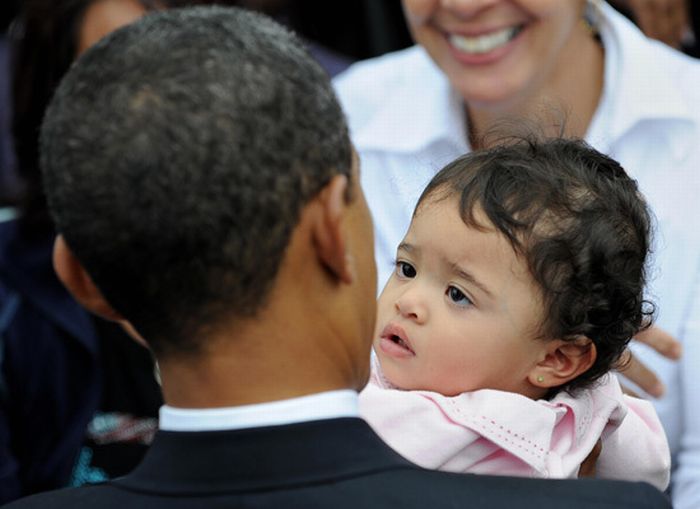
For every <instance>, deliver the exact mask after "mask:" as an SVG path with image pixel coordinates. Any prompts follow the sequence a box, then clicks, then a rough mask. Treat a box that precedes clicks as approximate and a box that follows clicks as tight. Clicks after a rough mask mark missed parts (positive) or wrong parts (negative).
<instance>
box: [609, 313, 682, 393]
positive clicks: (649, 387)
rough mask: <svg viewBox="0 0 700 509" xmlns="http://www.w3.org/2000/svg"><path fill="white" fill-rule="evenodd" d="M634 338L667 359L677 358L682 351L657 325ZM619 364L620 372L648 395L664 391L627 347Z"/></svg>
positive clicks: (677, 343) (661, 384) (660, 384)
mask: <svg viewBox="0 0 700 509" xmlns="http://www.w3.org/2000/svg"><path fill="white" fill-rule="evenodd" d="M634 339H635V340H637V341H639V342H640V343H644V344H646V345H648V346H650V347H652V348H653V349H654V350H656V351H657V352H658V353H660V354H661V355H663V356H664V357H666V358H668V359H673V360H677V359H679V358H680V356H681V354H682V351H683V348H682V346H681V344H680V343H679V342H678V341H677V340H676V339H675V338H674V337H673V336H671V335H670V334H669V333H668V332H666V331H664V330H662V329H660V328H658V327H650V328H649V329H647V330H645V331H643V332H640V333H639V334H637V335H636V336H635V338H634ZM619 365H620V367H619V371H620V373H622V374H623V375H625V377H627V378H628V379H630V380H631V381H632V382H634V383H635V384H637V385H638V386H639V387H640V388H641V389H643V390H644V391H645V392H646V393H647V394H649V395H650V396H654V397H655V398H660V397H661V396H663V395H664V392H666V388H665V387H664V384H663V383H661V380H659V378H658V377H657V376H656V374H655V373H654V372H653V371H651V370H650V369H649V368H648V367H646V366H645V365H644V364H643V363H642V362H641V361H639V360H638V359H637V358H636V357H635V356H634V355H633V354H632V352H631V351H630V350H629V349H627V350H626V351H625V353H624V354H623V355H622V358H621V359H620V364H619ZM626 392H628V391H626ZM633 395H634V394H633Z"/></svg>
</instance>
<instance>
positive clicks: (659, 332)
mask: <svg viewBox="0 0 700 509" xmlns="http://www.w3.org/2000/svg"><path fill="white" fill-rule="evenodd" d="M634 339H636V340H637V341H639V342H640V343H644V344H645V345H648V346H650V347H651V348H653V349H654V350H656V351H657V352H659V353H660V354H661V355H663V356H664V357H667V358H669V359H673V360H677V359H680V357H681V355H682V354H683V345H682V344H681V343H680V341H678V340H677V339H676V338H674V337H673V336H672V335H671V334H669V333H668V332H666V331H665V330H663V329H661V328H659V327H656V326H654V327H650V328H649V329H647V330H644V331H642V332H639V333H637V334H636V335H635V336H634Z"/></svg>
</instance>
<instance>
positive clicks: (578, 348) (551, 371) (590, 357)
mask: <svg viewBox="0 0 700 509" xmlns="http://www.w3.org/2000/svg"><path fill="white" fill-rule="evenodd" d="M596 356H597V351H596V347H595V344H594V343H593V341H591V340H590V339H589V338H586V337H581V338H578V339H576V340H575V341H564V340H561V339H555V340H552V341H549V342H548V343H547V345H546V348H545V356H544V358H543V359H542V360H541V361H540V362H539V363H538V364H537V365H536V366H535V367H534V368H533V369H532V371H530V373H529V374H528V380H529V382H530V383H531V384H532V385H534V386H536V387H540V388H543V389H549V388H552V387H559V386H561V385H564V384H565V383H567V382H569V381H571V380H573V379H574V378H576V377H577V376H579V375H580V374H582V373H585V372H586V371H587V370H588V369H589V368H590V367H591V366H592V365H593V363H594V362H595V360H596Z"/></svg>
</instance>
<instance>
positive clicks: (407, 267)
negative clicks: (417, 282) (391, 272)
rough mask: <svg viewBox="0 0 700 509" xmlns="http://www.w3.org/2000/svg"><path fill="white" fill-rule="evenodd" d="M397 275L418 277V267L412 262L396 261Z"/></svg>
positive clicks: (410, 277) (409, 277)
mask: <svg viewBox="0 0 700 509" xmlns="http://www.w3.org/2000/svg"><path fill="white" fill-rule="evenodd" d="M396 275H397V276H399V277H403V278H407V279H413V278H414V277H416V269H415V268H414V267H413V265H411V264H410V263H407V262H396Z"/></svg>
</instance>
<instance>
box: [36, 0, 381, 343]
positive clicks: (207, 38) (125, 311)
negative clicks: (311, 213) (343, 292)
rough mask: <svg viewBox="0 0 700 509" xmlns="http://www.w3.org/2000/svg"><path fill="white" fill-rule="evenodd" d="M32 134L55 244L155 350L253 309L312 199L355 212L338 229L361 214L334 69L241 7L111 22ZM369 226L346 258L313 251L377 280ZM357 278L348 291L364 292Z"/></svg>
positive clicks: (331, 267) (263, 300)
mask: <svg viewBox="0 0 700 509" xmlns="http://www.w3.org/2000/svg"><path fill="white" fill-rule="evenodd" d="M41 139H42V168H43V172H44V182H45V186H46V190H47V195H48V196H47V197H48V201H49V205H50V209H51V212H52V215H53V218H54V220H55V222H56V225H57V229H58V232H59V233H60V234H61V235H62V239H61V240H60V242H64V241H65V244H66V245H67V246H68V247H69V248H70V249H69V251H70V252H72V253H73V254H74V255H75V257H76V258H77V260H79V262H80V264H81V265H82V266H83V267H84V268H85V269H86V271H87V274H89V277H90V279H91V281H94V283H95V285H96V287H97V288H99V290H100V292H101V293H102V294H103V295H104V297H105V298H106V300H107V302H108V303H109V304H110V305H111V307H113V308H114V310H115V311H116V313H117V314H118V315H120V316H123V317H124V318H126V319H127V320H128V321H129V322H131V324H133V325H134V326H135V328H136V329H137V330H138V331H139V333H140V334H141V335H142V336H144V337H145V338H146V340H147V342H148V343H149V345H150V346H151V348H152V349H153V350H154V351H155V352H156V354H157V355H161V356H162V355H168V354H170V353H181V352H188V351H197V350H199V349H200V348H201V346H202V345H201V340H202V338H206V337H207V336H209V335H210V334H212V333H215V332H216V330H217V329H218V328H220V327H222V326H224V325H226V324H229V323H231V322H232V321H237V320H238V321H246V320H250V319H253V318H254V317H256V316H257V315H258V314H259V313H260V312H261V311H262V310H263V309H264V308H265V307H266V306H267V304H268V301H269V299H270V298H271V297H270V295H271V292H272V290H273V289H274V287H275V284H276V281H277V280H278V279H279V273H280V267H281V265H282V264H283V260H284V259H285V257H286V256H287V255H288V251H289V250H290V249H291V248H290V243H292V241H293V237H294V233H295V229H296V228H297V226H298V224H299V222H300V220H301V218H302V217H303V216H304V213H305V210H306V209H307V208H309V206H310V205H309V204H310V202H312V201H314V200H326V201H325V202H324V203H325V204H326V205H324V206H326V207H327V208H328V210H331V209H332V210H338V211H339V212H338V213H339V214H340V213H341V212H342V210H340V209H342V208H343V207H346V206H347V208H348V209H352V207H353V206H354V207H355V208H356V209H361V210H359V212H357V211H356V212H357V213H353V214H351V216H352V217H355V218H356V219H357V220H355V219H348V220H347V221H345V222H346V223H349V224H350V226H348V225H347V224H344V225H343V227H344V228H346V229H349V230H352V231H350V233H348V235H349V236H353V235H354V237H353V238H355V239H357V238H359V237H362V235H360V234H363V233H364V232H365V230H367V226H368V225H369V224H370V223H369V218H368V215H367V214H366V206H365V205H364V200H363V199H362V196H361V191H360V190H359V187H358V186H357V184H356V181H357V175H356V171H354V170H353V166H354V164H353V161H354V158H353V155H352V147H351V144H350V140H349V137H348V132H347V128H346V125H345V120H344V117H343V114H342V111H341V109H340V107H339V105H338V103H337V101H336V98H335V96H334V93H333V91H332V88H331V85H330V83H329V80H328V78H327V77H326V75H325V74H324V72H323V71H322V69H321V68H320V67H319V66H318V65H317V64H316V63H315V62H313V60H312V59H311V58H310V57H309V56H308V54H307V53H306V51H305V50H304V49H303V47H302V46H301V44H300V43H299V41H298V40H297V38H296V37H295V36H294V35H293V34H291V33H290V32H288V31H287V30H285V29H284V28H282V27H281V26H279V25H278V24H276V23H274V22H272V21H271V20H269V19H267V18H264V17H262V16H260V15H256V14H253V13H250V12H247V11H243V10H239V9H232V8H229V9H225V8H198V9H190V10H173V11H168V12H161V13H156V14H153V15H151V16H147V17H146V18H144V19H143V20H141V21H139V22H138V23H136V24H133V25H131V26H129V27H126V28H125V29H122V30H119V31H117V32H115V33H114V34H112V35H111V36H109V37H108V38H107V39H105V40H103V41H102V42H100V43H99V44H97V45H96V46H94V47H93V48H91V49H90V50H89V51H87V52H86V53H85V54H84V55H83V56H82V57H81V58H80V60H79V61H78V62H77V65H76V66H74V67H73V68H72V69H71V70H70V71H69V73H68V74H67V75H66V78H65V79H64V81H63V82H62V84H61V86H60V87H59V89H58V91H57V93H56V95H55V97H54V99H53V101H52V103H51V105H50V107H49V109H48V111H47V116H46V119H45V122H44V125H43V128H42V133H41ZM338 196H340V197H341V201H340V202H339V203H335V202H333V200H336V201H337V197H338ZM328 204H330V205H328ZM333 207H335V208H333ZM332 210H331V212H332ZM324 217H325V216H324ZM341 219H342V217H341ZM321 223H323V224H325V223H332V221H330V220H329V221H325V222H324V221H321ZM353 225H354V226H353ZM331 226H332V225H331ZM323 227H324V226H323V225H322V226H321V228H323ZM310 230H313V228H310ZM368 233H369V236H368V243H367V244H368V245H362V249H360V245H361V244H362V242H360V241H359V240H358V241H357V242H355V244H354V246H350V248H349V251H350V254H351V255H352V256H351V258H353V257H354V259H357V258H360V257H361V258H362V260H361V261H362V263H361V264H360V267H350V268H348V267H340V268H339V264H338V263H336V261H335V258H334V256H336V254H337V255H338V256H336V258H338V257H340V256H343V257H345V256H346V253H336V252H335V251H338V249H335V248H337V246H335V244H333V242H334V239H333V237H332V235H331V236H330V238H331V241H330V244H329V245H331V247H330V248H328V249H327V250H326V252H320V254H319V255H318V256H319V259H320V260H321V262H322V263H321V264H322V265H325V266H326V268H327V272H329V273H331V275H332V276H333V277H334V278H335V279H337V280H340V281H342V280H346V281H350V280H352V279H353V277H354V275H351V274H350V272H352V271H353V270H357V271H358V272H360V274H357V277H356V278H355V279H358V278H359V279H361V280H362V281H363V282H367V281H370V280H371V279H372V278H373V272H372V271H373V268H372V267H371V263H366V261H365V258H366V256H365V255H364V254H362V256H360V253H364V252H365V251H367V249H365V248H369V258H367V259H371V242H372V239H371V230H370V231H369V232H368ZM317 236H318V235H317ZM311 237H313V238H311V241H310V242H309V243H311V244H314V245H320V246H321V247H323V246H324V245H326V244H324V238H328V236H326V237H324V238H321V240H315V239H316V237H314V236H313V234H312V235H311ZM321 237H323V235H321ZM350 243H352V239H351V241H350ZM339 245H341V246H342V242H341V243H340V244H339ZM64 247H65V246H64ZM334 249H335V250H334ZM353 249H354V251H353ZM64 251H65V249H64ZM329 253H330V254H329ZM326 255H328V256H326ZM353 263H354V262H353ZM341 265H342V264H341ZM343 271H345V272H347V274H345V273H344V272H343ZM59 272H60V271H59ZM331 279H333V278H331ZM365 286H368V288H366V289H365V290H363V291H359V290H358V291H355V293H356V294H357V296H356V297H357V298H356V300H358V301H359V300H360V294H361V293H362V294H364V293H367V294H368V295H369V298H370V300H371V298H372V297H373V292H374V290H373V288H372V285H371V284H367V285H365ZM290 297H293V296H290ZM366 309H370V308H366ZM363 312H364V311H363ZM365 314H367V313H366V312H365ZM364 318H365V319H366V320H367V321H368V322H370V321H372V322H373V316H366V317H364ZM371 326H372V325H367V324H365V327H369V328H371ZM367 340H368V341H369V338H367Z"/></svg>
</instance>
